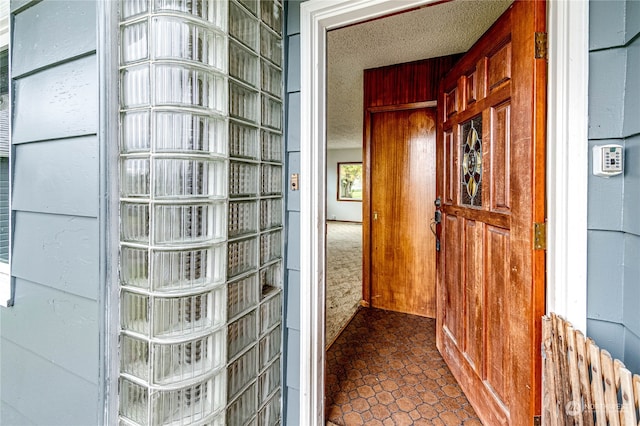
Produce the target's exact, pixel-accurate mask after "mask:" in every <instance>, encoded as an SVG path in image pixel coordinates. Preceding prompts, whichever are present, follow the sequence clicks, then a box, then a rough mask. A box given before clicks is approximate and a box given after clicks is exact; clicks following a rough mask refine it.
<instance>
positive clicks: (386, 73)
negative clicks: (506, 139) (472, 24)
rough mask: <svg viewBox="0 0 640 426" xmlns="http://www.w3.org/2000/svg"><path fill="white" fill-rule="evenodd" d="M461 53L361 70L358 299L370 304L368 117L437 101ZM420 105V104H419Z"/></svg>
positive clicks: (369, 142)
mask: <svg viewBox="0 0 640 426" xmlns="http://www.w3.org/2000/svg"><path fill="white" fill-rule="evenodd" d="M461 57H462V55H461V54H458V55H450V56H442V57H439V58H430V59H422V60H419V61H415V62H407V63H403V64H396V65H389V66H384V67H380V68H372V69H367V70H364V131H363V134H364V152H363V164H364V174H365V185H364V194H365V196H364V197H363V203H362V229H363V254H364V256H363V280H362V299H363V301H364V302H365V304H369V303H370V302H371V258H370V253H371V196H372V194H371V178H372V176H371V164H370V163H371V132H370V126H371V114H372V113H374V112H376V111H378V112H379V111H382V110H386V109H410V108H411V107H412V105H413V107H414V108H416V107H419V106H420V105H419V104H420V103H424V102H429V101H435V100H437V98H438V85H439V83H440V80H441V78H442V77H444V75H445V74H446V73H447V72H448V71H449V70H450V69H451V68H452V67H453V65H454V64H455V63H456V62H457V61H458V59H460V58H461ZM422 106H424V105H422Z"/></svg>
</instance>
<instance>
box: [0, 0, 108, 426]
mask: <svg viewBox="0 0 640 426" xmlns="http://www.w3.org/2000/svg"><path fill="white" fill-rule="evenodd" d="M23 5H24V2H12V6H13V10H14V13H15V15H14V32H13V40H12V49H13V51H12V61H13V62H12V78H13V88H14V89H13V90H14V99H13V100H14V103H13V105H14V111H13V129H12V132H13V140H12V142H13V159H12V161H13V165H14V170H13V203H12V214H13V217H12V220H13V227H14V233H13V252H12V276H13V277H15V278H14V279H15V306H14V307H12V308H8V309H4V308H2V309H0V337H1V339H0V345H1V346H0V351H2V357H1V360H0V371H1V373H0V374H1V389H0V395H1V398H2V407H3V409H2V411H0V424H11V423H15V422H19V423H29V422H31V423H34V424H67V425H71V424H98V423H99V421H100V418H101V412H102V407H98V404H99V402H98V401H99V387H100V385H99V382H100V380H101V378H100V375H99V369H100V366H99V353H98V352H99V350H98V347H99V336H100V325H99V324H100V319H99V318H100V315H102V314H101V313H100V312H98V289H99V280H98V279H99V260H100V259H99V246H100V241H99V236H98V233H99V224H100V220H103V219H101V218H99V217H98V204H99V198H100V194H99V188H98V180H99V174H98V173H99V158H98V157H99V154H98V151H99V145H98V138H97V131H98V72H97V60H96V54H95V50H96V28H97V20H96V5H97V3H96V2H94V1H45V2H40V3H29V4H28V5H27V6H29V7H26V8H20V9H19V8H18V7H22V6H23ZM1 185H2V183H1V182H0V190H1V189H2V186H1ZM1 219H2V218H1V217H0V221H1ZM0 226H2V224H1V222H0Z"/></svg>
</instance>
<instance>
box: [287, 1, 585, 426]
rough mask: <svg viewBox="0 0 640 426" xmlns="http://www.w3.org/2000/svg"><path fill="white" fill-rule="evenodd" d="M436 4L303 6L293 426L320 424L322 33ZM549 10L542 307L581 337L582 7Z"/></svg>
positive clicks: (571, 4) (559, 4)
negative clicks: (296, 410)
mask: <svg viewBox="0 0 640 426" xmlns="http://www.w3.org/2000/svg"><path fill="white" fill-rule="evenodd" d="M434 1H435V0H310V1H307V2H305V3H302V5H301V7H300V61H301V63H300V69H301V93H300V98H301V119H300V121H301V122H300V129H301V135H300V138H301V139H300V142H301V143H300V160H301V163H300V176H301V181H300V277H301V278H300V286H301V288H300V315H301V318H300V424H305V425H321V424H323V423H324V398H323V396H324V309H325V306H324V305H325V295H324V279H325V276H324V264H325V263H324V262H325V252H324V247H325V219H326V217H325V216H326V214H325V202H326V191H325V189H326V188H325V173H326V171H325V168H326V138H325V135H326V113H325V112H326V92H325V87H326V32H327V31H328V30H330V29H333V28H339V27H342V26H345V25H349V24H353V23H356V22H361V21H364V20H368V19H371V18H375V17H380V16H384V15H389V14H392V13H396V12H400V11H402V10H406V9H411V8H413V7H417V6H424V5H426V4H428V3H432V2H434ZM548 12H549V13H548V30H549V39H550V46H549V48H550V49H549V50H550V55H549V78H548V94H547V98H548V112H547V116H548V124H547V126H548V127H547V135H548V136H547V206H548V212H547V213H548V215H547V217H548V223H549V226H548V238H547V239H548V250H547V309H548V311H554V312H557V313H560V314H562V315H564V316H565V317H566V318H568V319H569V320H570V321H572V322H573V323H574V325H575V326H576V327H577V328H579V329H582V330H585V328H586V296H587V293H586V234H587V231H586V229H587V217H586V206H587V184H586V178H587V152H588V149H587V124H588V116H587V89H588V81H587V77H588V75H587V73H588V64H589V62H588V19H589V10H588V2H587V1H586V0H580V1H573V0H555V1H549V3H548ZM290 403H295V402H294V401H290Z"/></svg>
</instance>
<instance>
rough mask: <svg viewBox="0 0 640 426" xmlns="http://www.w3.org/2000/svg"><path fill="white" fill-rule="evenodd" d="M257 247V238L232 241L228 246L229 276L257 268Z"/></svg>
mask: <svg viewBox="0 0 640 426" xmlns="http://www.w3.org/2000/svg"><path fill="white" fill-rule="evenodd" d="M257 249H258V248H257V238H249V239H246V240H240V241H233V242H230V243H229V244H228V246H227V276H228V277H234V276H236V275H240V274H242V273H244V272H248V271H251V270H255V269H256V268H257V267H258V265H257V253H256V252H257Z"/></svg>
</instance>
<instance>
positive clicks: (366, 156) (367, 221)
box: [362, 100, 438, 306]
mask: <svg viewBox="0 0 640 426" xmlns="http://www.w3.org/2000/svg"><path fill="white" fill-rule="evenodd" d="M437 105H438V101H436V100H434V101H425V102H413V103H410V104H397V105H385V106H376V107H369V108H367V110H366V112H365V115H364V126H363V127H364V150H363V153H362V165H363V167H364V190H363V194H364V197H362V301H363V302H364V304H365V306H370V305H371V214H372V213H371V116H372V115H373V114H376V113H380V112H392V111H406V110H412V109H421V108H437ZM433 178H434V182H435V176H434V177H433ZM425 220H426V219H425ZM433 261H434V263H435V261H436V259H435V257H434V259H433Z"/></svg>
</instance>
